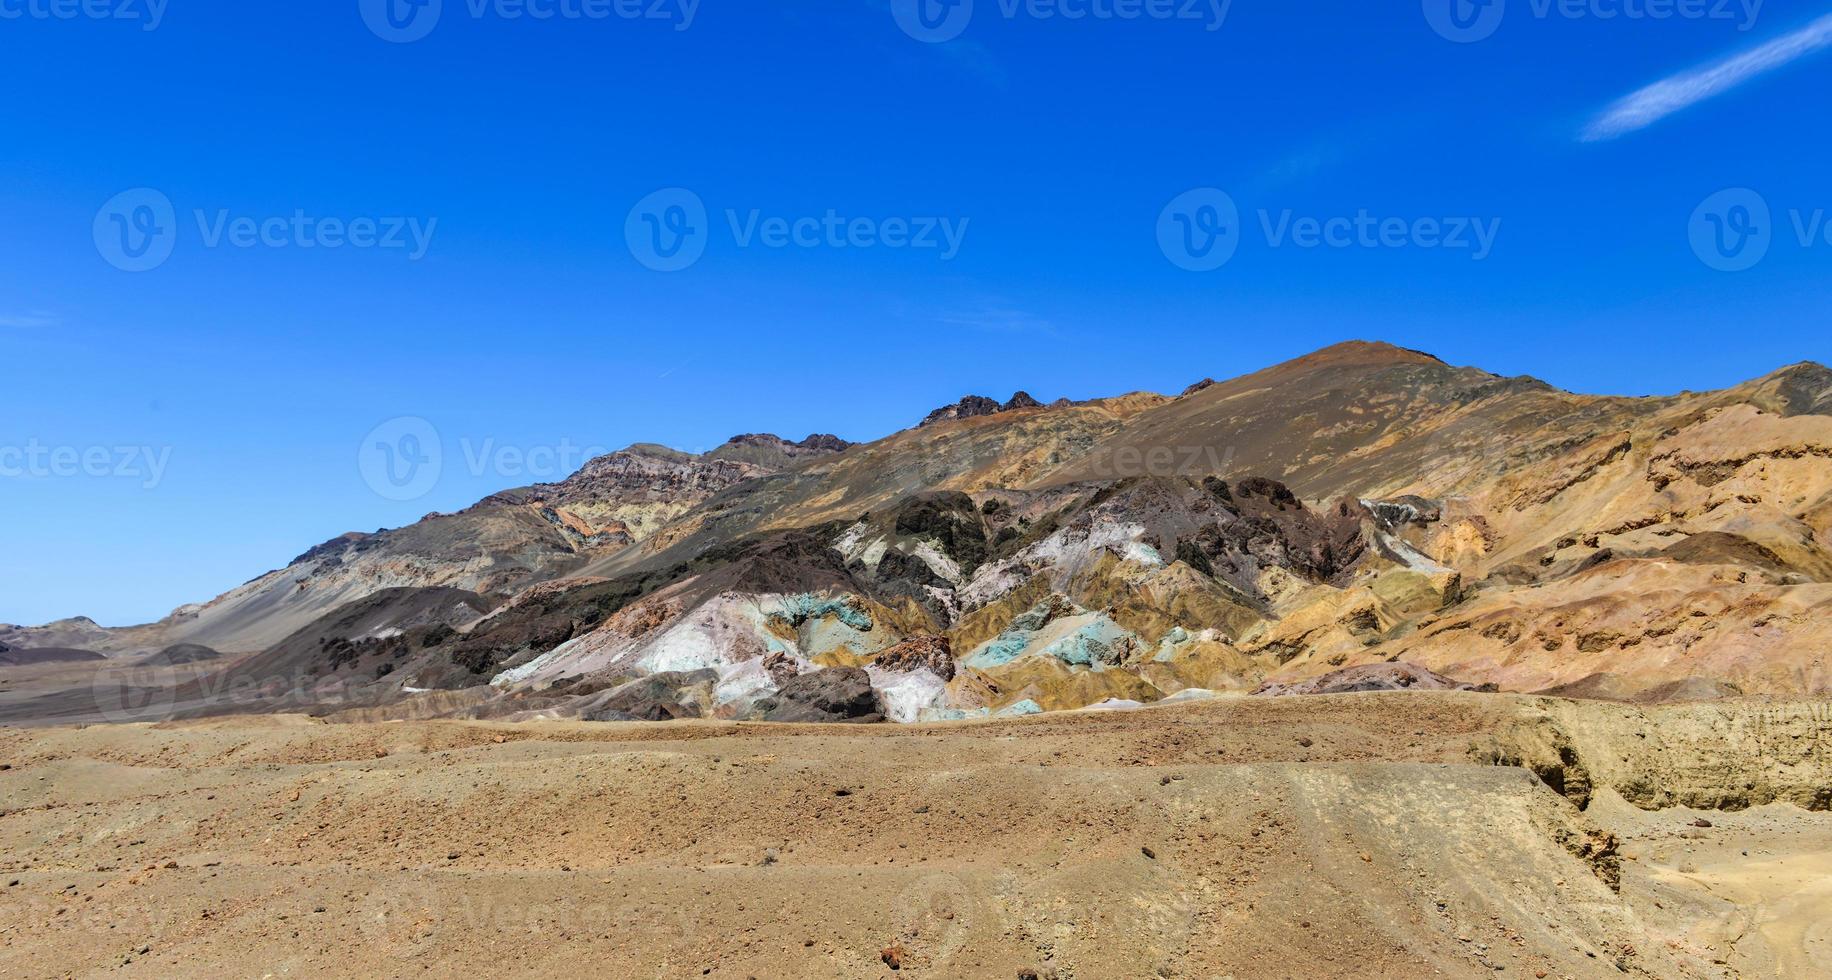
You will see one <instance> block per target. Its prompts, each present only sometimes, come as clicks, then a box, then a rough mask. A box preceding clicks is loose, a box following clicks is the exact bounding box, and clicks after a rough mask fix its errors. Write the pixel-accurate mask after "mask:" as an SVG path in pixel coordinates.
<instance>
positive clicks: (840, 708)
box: [756, 667, 884, 722]
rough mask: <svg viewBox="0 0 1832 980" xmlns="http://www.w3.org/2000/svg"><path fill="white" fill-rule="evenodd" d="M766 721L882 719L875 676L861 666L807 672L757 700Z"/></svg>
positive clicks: (860, 720) (759, 712)
mask: <svg viewBox="0 0 1832 980" xmlns="http://www.w3.org/2000/svg"><path fill="white" fill-rule="evenodd" d="M756 710H757V714H758V715H760V716H761V717H762V718H763V720H764V721H794V722H821V721H829V722H832V721H843V722H878V721H883V720H884V715H883V714H881V713H880V712H879V710H878V697H877V695H876V694H874V693H873V692H872V689H871V678H870V677H869V676H867V675H866V673H865V671H864V670H863V669H862V668H859V667H829V668H827V669H825V670H817V671H815V672H813V673H811V674H803V675H801V676H800V677H796V678H794V679H792V680H790V681H789V682H788V683H787V684H784V685H783V686H782V687H781V689H779V690H778V691H777V692H776V693H775V694H774V695H772V696H771V697H768V698H764V699H763V700H761V701H758V702H757V705H756Z"/></svg>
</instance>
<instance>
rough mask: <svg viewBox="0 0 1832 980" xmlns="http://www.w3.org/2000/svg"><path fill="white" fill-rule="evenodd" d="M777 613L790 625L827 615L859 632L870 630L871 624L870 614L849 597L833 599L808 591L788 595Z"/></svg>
mask: <svg viewBox="0 0 1832 980" xmlns="http://www.w3.org/2000/svg"><path fill="white" fill-rule="evenodd" d="M779 615H781V616H782V617H783V618H784V619H787V620H788V621H789V625H791V626H800V625H801V624H803V623H806V622H808V621H810V620H815V619H825V618H827V617H828V616H832V617H834V618H836V619H838V620H839V621H840V622H842V623H845V624H846V625H847V626H850V627H852V628H853V629H855V630H858V631H859V632H861V633H869V632H871V629H872V625H873V624H872V621H871V615H870V614H869V613H867V612H866V611H865V610H864V609H861V608H859V606H858V605H857V604H856V603H855V601H854V600H853V599H852V598H850V597H841V598H837V599H835V598H830V597H828V596H819V595H812V594H808V593H803V594H801V595H793V596H789V597H788V598H786V599H784V600H783V601H782V612H781V613H779Z"/></svg>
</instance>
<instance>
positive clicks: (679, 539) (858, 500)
mask: <svg viewBox="0 0 1832 980" xmlns="http://www.w3.org/2000/svg"><path fill="white" fill-rule="evenodd" d="M1829 393H1832V372H1828V371H1827V370H1826V369H1825V368H1823V367H1819V366H1817V365H1811V364H1802V365H1794V366H1792V367H1789V368H1785V369H1783V370H1781V371H1778V372H1776V373H1774V374H1772V375H1769V376H1767V377H1764V378H1760V379H1756V380H1754V381H1751V382H1749V383H1747V384H1744V385H1740V386H1737V387H1735V388H1732V389H1727V390H1724V391H1718V392H1706V393H1700V394H1686V395H1681V396H1674V397H1665V398H1613V397H1602V396H1590V395H1577V394H1572V393H1568V392H1562V391H1558V390H1556V389H1554V388H1551V387H1550V386H1548V385H1545V384H1543V383H1541V382H1538V381H1534V380H1532V379H1525V378H1505V377H1501V376H1498V375H1494V374H1489V373H1487V372H1484V371H1480V370H1477V369H1474V368H1457V367H1452V366H1450V365H1447V364H1444V363H1443V362H1441V361H1439V360H1437V359H1436V358H1433V357H1430V356H1429V355H1425V354H1421V353H1419V352H1416V351H1408V350H1403V349H1400V348H1397V347H1392V346H1390V345H1384V344H1373V343H1362V342H1355V343H1348V344H1342V345H1337V346H1336V347H1332V348H1328V349H1326V350H1323V351H1319V352H1317V353H1316V354H1313V355H1310V356H1307V357H1304V358H1300V359H1298V360H1295V361H1291V362H1288V363H1285V364H1281V365H1277V366H1274V367H1271V368H1268V369H1265V370H1263V371H1259V372H1256V373H1254V374H1250V375H1247V376H1244V377H1241V378H1237V379H1234V380H1231V381H1224V382H1219V383H1212V384H1202V385H1196V386H1192V387H1191V389H1190V390H1189V391H1187V392H1186V393H1185V394H1184V395H1182V396H1180V397H1177V398H1166V397H1164V396H1160V395H1148V394H1139V395H1128V396H1124V397H1120V398H1112V399H1104V400H1097V401H1091V402H1083V403H1067V402H1059V403H1056V404H1054V405H1048V406H1044V405H1038V404H1036V403H1035V400H1034V399H1029V398H1025V399H1013V400H1012V401H1011V402H1010V403H1007V404H1003V405H999V404H996V403H992V402H990V400H974V399H968V400H964V401H963V402H961V403H959V404H957V405H956V406H953V407H952V410H944V411H941V412H938V413H932V414H931V416H930V417H929V419H927V420H926V421H925V422H924V424H922V425H919V426H916V427H914V428H911V429H907V430H904V431H902V432H898V433H894V434H892V435H891V436H888V437H886V438H884V439H881V440H877V441H875V442H871V443H866V444H862V445H847V444H845V443H843V442H841V441H839V440H836V439H832V438H831V437H810V438H809V439H807V440H804V441H802V442H801V443H790V442H787V441H786V440H781V439H777V438H775V437H769V436H744V437H739V438H737V439H734V440H733V441H732V442H731V443H730V444H728V445H727V446H726V447H722V448H721V449H720V450H718V451H715V452H713V453H709V454H707V455H705V456H691V455H688V454H684V453H676V452H674V451H671V450H665V449H660V448H659V447H635V448H633V449H631V450H628V451H625V452H624V453H619V454H613V455H612V456H609V457H605V458H603V459H601V460H594V461H593V463H592V464H590V465H588V466H587V467H586V468H585V469H584V470H582V471H581V472H580V473H579V474H577V475H575V476H574V477H572V478H571V479H569V480H567V481H564V482H562V483H560V484H554V485H547V486H539V487H531V488H525V489H521V490H514V491H507V492H505V493H502V494H498V495H495V496H493V497H491V498H489V499H487V500H485V501H483V502H481V503H480V504H479V505H477V506H476V507H473V508H471V509H470V510H467V511H465V512H463V513H461V514H456V515H436V516H434V517H431V518H428V519H427V520H426V521H423V522H421V523H419V524H416V525H413V526H411V527H408V528H403V529H400V530H398V531H391V532H383V533H380V534H377V535H349V536H346V537H344V538H340V539H338V540H336V541H334V542H331V543H329V544H327V545H325V546H321V547H320V548H317V549H313V551H311V552H308V553H307V554H306V555H304V556H302V557H301V560H300V561H299V562H297V563H295V564H294V565H293V566H291V567H289V568H288V569H285V570H283V571H281V572H276V573H272V574H270V575H269V576H265V577H263V578H262V579H258V580H256V581H255V582H253V583H250V584H249V585H247V586H244V587H243V588H242V589H240V590H237V591H236V592H234V593H230V594H229V595H228V596H225V597H223V598H221V599H218V600H216V601H215V602H213V603H211V604H208V605H206V606H201V607H192V608H190V609H187V610H181V611H180V612H179V613H178V614H175V616H174V617H173V618H172V619H171V620H168V621H167V622H166V623H164V624H160V626H159V627H157V628H141V631H140V632H139V633H129V634H120V635H118V636H116V637H115V640H114V642H115V643H116V646H114V647H107V646H100V645H97V644H96V643H86V644H84V645H85V646H87V647H89V648H93V649H118V648H119V647H120V645H121V644H122V643H125V642H127V641H126V640H123V639H121V638H120V636H127V635H131V636H134V637H136V639H137V640H144V641H145V642H147V643H149V644H150V643H153V642H155V641H156V642H157V643H158V644H159V645H164V644H166V643H169V642H173V641H176V640H188V641H191V642H205V643H207V645H210V646H213V647H215V648H217V649H225V650H228V651H232V652H233V651H241V650H249V649H265V648H266V647H268V646H271V645H273V644H274V643H277V642H279V640H280V639H282V638H284V637H285V636H286V635H288V634H289V633H291V632H293V631H295V630H298V629H300V628H301V627H303V626H305V625H306V624H308V623H311V622H313V621H318V620H321V619H322V618H324V617H326V616H327V615H328V614H331V613H333V612H334V611H335V610H337V609H339V608H340V607H341V606H343V605H345V604H347V603H350V602H353V601H357V600H361V599H363V598H364V597H366V596H368V595H371V594H373V593H375V592H376V591H378V590H380V589H385V588H403V587H404V588H428V587H452V588H463V589H469V590H473V591H493V592H502V593H516V592H518V591H522V590H525V589H527V588H528V587H530V586H539V588H538V589H536V590H534V591H532V592H528V593H525V595H524V598H523V599H521V600H518V601H517V603H516V604H515V606H514V607H513V608H510V609H505V610H503V611H501V612H500V613H499V615H498V616H494V617H490V618H487V619H486V620H485V621H484V622H482V623H479V624H478V625H477V626H475V627H473V628H472V629H473V635H468V636H458V637H451V638H446V639H445V641H444V642H442V643H440V644H435V645H434V646H433V647H432V648H431V650H430V652H428V653H427V654H425V655H424V657H421V658H420V659H416V660H415V661H414V667H413V669H412V670H411V671H407V672H405V673H404V674H403V675H400V676H398V677H394V678H392V679H389V680H386V681H380V680H376V679H373V678H371V679H370V681H369V682H368V683H370V684H377V683H379V684H382V685H383V686H384V687H388V686H389V685H392V688H391V690H393V691H394V693H395V695H396V696H401V695H405V694H408V693H410V692H411V691H412V690H414V689H418V688H421V687H438V688H451V687H455V686H465V685H476V684H481V683H483V682H486V681H490V680H492V679H493V680H494V681H495V682H496V684H497V687H498V688H499V690H500V691H501V692H503V695H504V696H505V697H507V698H509V699H510V700H511V701H513V700H516V699H522V702H521V703H528V704H531V703H533V702H528V701H526V699H527V698H529V697H531V696H534V695H536V694H540V695H541V698H542V699H544V700H540V703H541V704H542V705H543V707H542V708H541V709H540V710H542V711H547V712H550V713H551V712H558V713H560V714H566V713H568V712H576V711H578V710H581V709H582V705H583V704H584V702H583V701H582V700H580V699H582V698H585V697H586V696H588V695H589V694H591V693H592V692H591V691H577V692H575V693H576V695H577V696H576V697H575V696H572V695H568V696H564V697H558V698H556V697H554V696H551V695H548V694H545V693H543V692H546V691H548V690H549V689H550V688H554V687H555V686H556V685H557V686H567V685H574V686H576V685H578V684H580V683H584V682H587V681H589V682H590V685H601V684H603V683H609V682H612V681H616V680H619V679H622V680H628V679H630V678H633V677H642V676H646V675H648V674H655V673H661V674H669V675H670V676H671V677H673V676H676V675H679V682H680V683H681V684H685V685H687V686H688V687H691V686H692V684H693V683H698V682H696V681H690V679H689V676H688V675H693V676H700V675H698V674H696V673H695V672H710V674H711V675H712V676H711V679H710V681H709V683H710V684H711V686H710V687H706V688H704V689H703V692H702V694H701V695H694V697H699V698H700V699H701V700H700V701H699V702H698V703H697V707H696V709H695V710H697V711H701V712H703V713H720V712H724V713H727V714H731V713H736V714H738V715H742V714H743V713H744V712H745V711H748V710H749V708H748V707H747V706H748V705H750V704H752V703H753V702H754V701H758V700H759V699H767V698H768V697H770V696H772V695H773V693H774V692H776V691H777V690H778V689H779V688H780V687H781V686H782V685H783V684H784V683H786V682H787V681H788V680H790V679H792V678H794V677H796V676H798V675H801V674H806V673H810V672H813V671H816V670H819V669H823V668H832V667H845V668H856V667H860V666H864V667H867V668H869V669H870V670H871V671H874V672H873V673H872V677H871V681H872V684H873V686H874V689H875V690H876V691H877V694H878V697H879V698H880V700H881V702H882V704H881V706H882V707H884V708H885V711H886V713H887V714H889V715H890V716H892V717H896V718H899V719H901V720H911V719H913V718H914V717H916V716H918V715H923V714H924V713H925V712H926V713H928V714H930V715H933V714H935V713H936V712H941V713H942V715H941V716H946V713H947V712H963V711H964V712H975V711H986V712H991V711H1002V710H1033V709H1035V708H1036V707H1045V708H1049V707H1076V706H1080V705H1084V704H1088V703H1091V702H1093V701H1098V700H1100V699H1102V698H1106V697H1115V698H1120V699H1122V700H1125V701H1152V700H1157V699H1159V698H1161V697H1164V696H1167V695H1171V694H1176V693H1178V692H1181V691H1184V690H1185V689H1191V688H1200V689H1225V690H1251V689H1253V688H1255V687H1257V686H1259V685H1260V684H1262V683H1265V682H1268V681H1271V682H1287V681H1299V680H1303V679H1305V678H1308V677H1314V676H1317V675H1320V674H1323V673H1326V672H1330V671H1334V670H1338V669H1340V668H1343V667H1345V666H1354V665H1356V664H1362V663H1379V662H1384V661H1391V660H1402V659H1403V660H1408V661H1412V662H1416V663H1418V664H1419V665H1420V666H1423V667H1426V668H1429V669H1432V670H1436V671H1438V672H1440V673H1444V674H1448V675H1450V676H1452V677H1453V678H1455V679H1456V680H1459V681H1469V682H1487V683H1494V684H1498V685H1500V686H1501V687H1503V688H1506V689H1509V690H1522V691H1531V690H1540V689H1548V688H1557V689H1560V690H1569V691H1576V692H1589V693H1596V694H1605V695H1609V696H1621V697H1654V698H1658V697H1671V696H1684V695H1689V694H1694V693H1700V692H1703V693H1711V692H1715V691H1736V690H1741V691H1746V692H1751V693H1757V692H1769V693H1790V694H1792V693H1818V692H1822V691H1825V690H1827V689H1828V688H1829V687H1832V679H1829V678H1828V675H1827V672H1826V667H1825V664H1824V654H1823V652H1822V651H1821V650H1820V648H1819V647H1818V645H1817V639H1816V638H1817V637H1820V636H1822V635H1823V634H1824V631H1825V630H1826V629H1827V628H1828V625H1832V624H1828V616H1832V608H1829V607H1828V604H1827V596H1826V592H1825V590H1827V589H1832V415H1829V414H1827V413H1828V411H1832V394H1829ZM980 401H985V402H986V403H987V405H988V406H990V407H985V406H980ZM962 406H965V408H963V407H962ZM981 408H985V410H981ZM995 409H996V410H995ZM563 577H564V580H561V579H562V578H563ZM543 583H544V584H543ZM15 635H18V634H15ZM225 640H227V641H230V642H225ZM944 642H945V643H946V645H947V647H948V649H950V651H951V652H950V654H949V656H952V657H953V658H954V659H955V660H956V661H958V662H959V663H960V665H961V669H960V670H958V671H941V672H940V673H934V672H928V671H920V670H919V671H915V672H906V671H893V670H888V669H886V670H880V669H878V668H877V667H876V666H875V660H874V658H876V657H877V656H878V655H879V654H881V653H883V652H884V651H886V650H888V649H890V648H892V647H896V646H900V645H904V644H915V647H912V649H917V648H920V649H922V650H924V651H933V650H935V649H940V648H941V645H942V644H943V643H944ZM905 659H907V658H903V659H898V660H897V662H898V663H903V662H905ZM932 660H933V657H932V656H931V655H930V654H928V653H925V655H924V657H922V658H916V659H915V660H914V661H910V662H922V661H932ZM454 668H458V669H456V670H454ZM683 672H684V673H683ZM940 674H949V675H950V676H946V677H943V676H940ZM590 685H588V686H590ZM594 689H595V690H602V689H603V688H602V687H601V686H599V687H595V688H594ZM670 690H672V689H670ZM682 690H683V691H685V690H686V688H682ZM696 690H697V688H696ZM383 693H386V691H384V692H383ZM651 693H653V691H651ZM1195 693H1198V694H1199V693H1200V692H1195ZM645 696H648V695H645ZM669 696H672V695H669ZM681 696H682V697H688V695H687V694H682V695H681ZM1027 706H1028V707H1027ZM508 708H509V706H508V705H507V704H504V705H499V706H497V707H492V708H487V709H478V710H482V711H485V712H486V713H488V712H497V713H500V712H501V711H504V710H508ZM668 710H669V712H672V711H673V710H674V709H672V708H670V709H668Z"/></svg>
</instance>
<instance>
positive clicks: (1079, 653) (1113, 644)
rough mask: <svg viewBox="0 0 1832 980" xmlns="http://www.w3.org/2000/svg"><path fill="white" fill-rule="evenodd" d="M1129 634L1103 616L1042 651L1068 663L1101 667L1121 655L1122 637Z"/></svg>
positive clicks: (1070, 664) (1098, 668)
mask: <svg viewBox="0 0 1832 980" xmlns="http://www.w3.org/2000/svg"><path fill="white" fill-rule="evenodd" d="M1129 635H1130V634H1128V633H1127V632H1126V631H1125V630H1123V629H1120V628H1119V626H1118V624H1116V623H1114V622H1113V621H1112V620H1110V619H1107V618H1105V617H1103V618H1101V619H1097V620H1095V621H1094V622H1092V623H1089V624H1088V625H1086V626H1083V627H1082V628H1081V629H1078V630H1076V631H1075V632H1073V633H1071V634H1069V635H1068V636H1065V637H1063V638H1062V639H1060V640H1057V641H1056V642H1054V643H1052V644H1050V645H1049V646H1047V647H1045V648H1044V650H1043V654H1044V656H1048V657H1055V658H1056V659H1057V660H1060V661H1062V662H1063V663H1065V664H1068V665H1069V666H1071V667H1091V668H1093V669H1095V670H1101V669H1103V668H1105V667H1112V666H1115V665H1117V664H1119V662H1120V661H1121V660H1122V659H1124V657H1123V651H1124V649H1125V646H1124V644H1123V642H1122V641H1123V640H1124V639H1125V638H1126V637H1127V636H1129Z"/></svg>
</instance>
